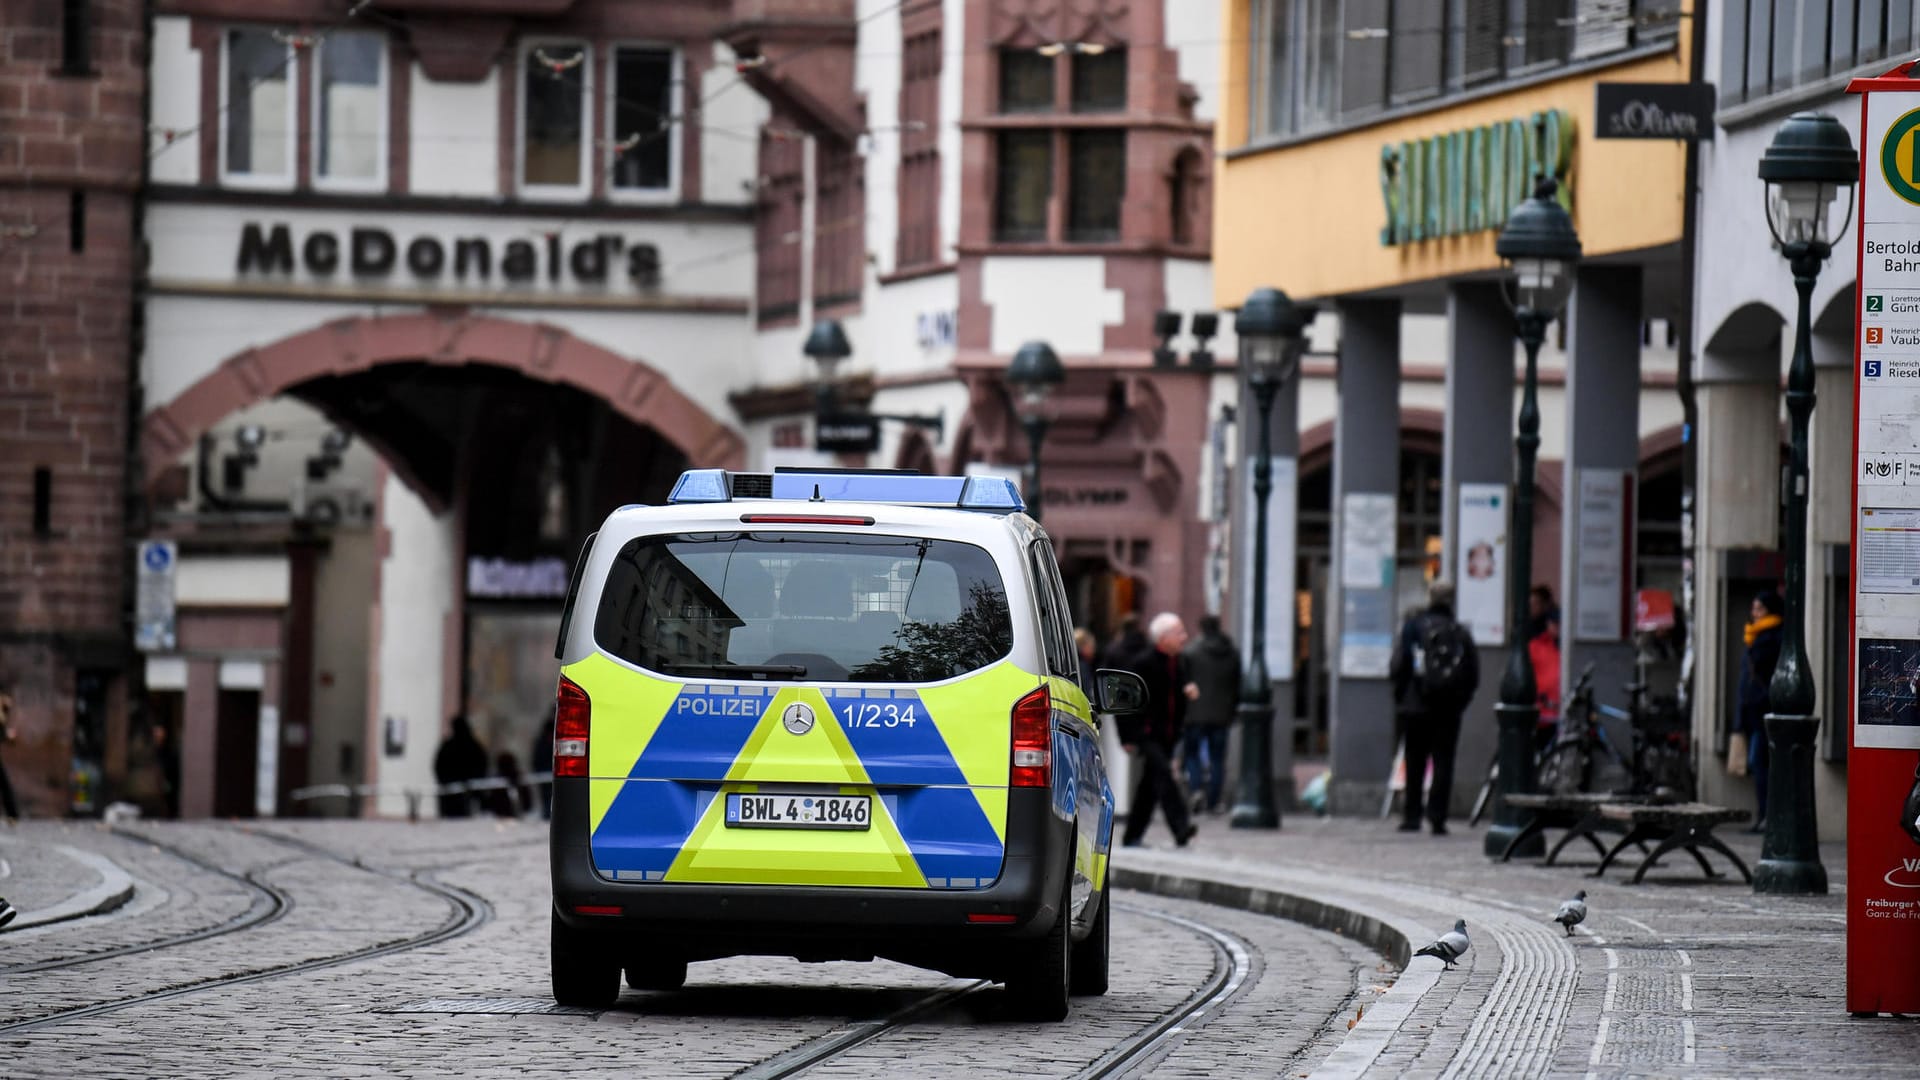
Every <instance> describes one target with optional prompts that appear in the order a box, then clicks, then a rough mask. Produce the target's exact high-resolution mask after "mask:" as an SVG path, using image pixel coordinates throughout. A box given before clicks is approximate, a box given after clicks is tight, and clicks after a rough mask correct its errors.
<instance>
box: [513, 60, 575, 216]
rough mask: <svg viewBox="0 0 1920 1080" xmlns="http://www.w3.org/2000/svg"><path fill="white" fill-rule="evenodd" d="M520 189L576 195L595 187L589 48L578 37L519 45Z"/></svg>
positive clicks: (528, 193)
mask: <svg viewBox="0 0 1920 1080" xmlns="http://www.w3.org/2000/svg"><path fill="white" fill-rule="evenodd" d="M518 77H519V81H520V92H519V95H518V96H519V100H520V115H519V124H518V125H517V127H518V130H519V133H520V151H519V165H518V168H517V170H516V171H517V172H518V174H519V182H520V183H519V187H520V193H521V194H522V195H525V196H529V197H532V198H552V199H580V198H585V197H587V196H588V195H590V194H591V193H592V192H593V176H592V175H591V174H590V173H589V172H588V171H587V170H588V169H589V168H591V162H592V161H593V160H594V157H593V155H591V154H590V153H589V152H588V145H589V143H591V142H592V139H591V138H590V131H591V121H590V120H589V114H588V108H587V103H588V102H590V101H592V100H593V98H592V92H593V53H592V50H590V49H589V48H588V47H587V45H586V43H584V42H580V41H529V42H526V43H525V44H523V45H522V46H521V48H520V72H519V76H518Z"/></svg>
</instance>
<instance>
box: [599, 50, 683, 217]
mask: <svg viewBox="0 0 1920 1080" xmlns="http://www.w3.org/2000/svg"><path fill="white" fill-rule="evenodd" d="M677 67H678V58H677V57H676V56H675V54H674V52H673V50H672V49H662V48H642V47H622V48H618V49H615V50H614V52H613V86H612V87H611V88H610V93H611V94H612V96H613V102H612V107H611V108H609V109H608V110H607V111H608V114H609V115H610V116H611V117H612V118H613V132H612V140H611V141H612V146H613V172H612V176H613V190H614V191H615V192H617V193H629V194H634V193H642V192H646V193H653V194H656V195H660V194H671V193H672V191H673V189H674V186H675V185H674V179H675V176H674V172H675V170H674V150H675V147H674V142H675V138H674V134H675V132H676V131H677V130H678V126H677V123H676V120H675V112H676V109H677V105H676V102H675V95H674V90H675V87H676V86H678V80H677V79H676V78H675V77H674V72H675V70H676V68H677Z"/></svg>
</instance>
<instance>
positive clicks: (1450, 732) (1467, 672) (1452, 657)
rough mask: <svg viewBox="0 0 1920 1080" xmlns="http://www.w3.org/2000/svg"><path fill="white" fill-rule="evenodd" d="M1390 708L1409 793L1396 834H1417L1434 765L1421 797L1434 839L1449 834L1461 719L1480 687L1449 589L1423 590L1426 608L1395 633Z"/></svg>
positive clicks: (1469, 640)
mask: <svg viewBox="0 0 1920 1080" xmlns="http://www.w3.org/2000/svg"><path fill="white" fill-rule="evenodd" d="M1389 674H1390V675H1391V677H1392V680H1393V701H1394V709H1395V711H1396V712H1397V713H1398V714H1399V718H1400V721H1401V725H1402V727H1403V728H1404V729H1405V732H1406V735H1405V739H1406V766H1407V790H1406V800H1405V812H1404V813H1403V815H1402V817H1401V821H1400V831H1401V832H1419V831H1420V818H1421V810H1422V801H1423V800H1422V795H1421V790H1420V789H1421V782H1422V780H1423V779H1424V778H1425V777H1426V773H1427V762H1428V760H1429V759H1431V760H1432V762H1433V790H1432V791H1431V792H1429V793H1428V794H1427V797H1426V798H1425V800H1424V801H1425V810H1426V818H1427V820H1428V822H1430V823H1431V824H1432V826H1433V834H1434V835H1435V836H1445V835H1446V834H1447V810H1448V808H1449V806H1450V805H1451V803H1452V801H1453V755H1454V750H1455V749H1456V748H1457V746H1458V743H1459V741H1460V714H1461V712H1462V711H1464V710H1465V709H1466V707H1467V703H1468V702H1470V701H1472V700H1473V692H1474V690H1476V689H1478V688H1479V685H1480V657H1479V652H1478V650H1476V649H1475V648H1474V645H1473V635H1472V634H1469V633H1468V632H1467V629H1466V627H1464V626H1461V625H1460V624H1459V623H1458V622H1456V621H1455V620H1454V617H1453V584H1452V583H1451V582H1448V581H1436V582H1434V583H1433V584H1432V585H1431V586H1429V587H1428V589H1427V608H1426V610H1425V611H1422V612H1419V613H1416V614H1415V615H1413V616H1412V617H1411V618H1409V619H1408V620H1407V621H1406V623H1405V624H1404V625H1403V626H1402V627H1401V628H1400V641H1399V644H1398V646H1397V647H1395V649H1394V651H1393V662H1392V665H1391V666H1390V668H1389Z"/></svg>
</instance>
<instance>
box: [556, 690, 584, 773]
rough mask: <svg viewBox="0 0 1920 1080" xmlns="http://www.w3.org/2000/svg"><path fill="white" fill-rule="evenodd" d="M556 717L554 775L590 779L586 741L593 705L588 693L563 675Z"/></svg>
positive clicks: (557, 699) (557, 694)
mask: <svg viewBox="0 0 1920 1080" xmlns="http://www.w3.org/2000/svg"><path fill="white" fill-rule="evenodd" d="M555 697H556V700H555V704H556V706H557V708H556V710H555V712H554V715H553V775H555V776H585V775H587V739H588V736H589V735H590V734H591V732H592V729H593V702H592V701H591V700H589V699H588V697H587V692H586V691H585V690H582V689H580V687H579V685H578V684H576V683H575V682H574V681H573V680H572V679H569V678H567V677H566V676H564V675H562V676H561V677H560V689H559V690H558V691H557V693H556V695H555Z"/></svg>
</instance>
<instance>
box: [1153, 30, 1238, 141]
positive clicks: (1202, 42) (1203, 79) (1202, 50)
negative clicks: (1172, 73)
mask: <svg viewBox="0 0 1920 1080" xmlns="http://www.w3.org/2000/svg"><path fill="white" fill-rule="evenodd" d="M1164 3H1165V5H1166V6H1165V11H1166V34H1167V39H1166V40H1167V44H1168V45H1170V46H1172V47H1173V49H1174V51H1175V53H1177V54H1178V55H1179V57H1180V81H1181V82H1184V83H1187V84H1189V85H1191V86H1192V87H1193V88H1194V89H1195V90H1197V91H1199V93H1200V98H1199V100H1198V101H1196V102H1194V105H1193V116H1194V119H1196V120H1215V119H1218V118H1219V116H1220V113H1219V99H1220V79H1221V71H1222V69H1223V67H1224V65H1223V64H1222V63H1221V60H1222V52H1223V50H1225V49H1227V48H1229V47H1230V46H1229V45H1228V44H1227V43H1226V42H1223V41H1221V40H1220V37H1221V35H1220V5H1219V4H1217V3H1214V2H1213V0H1164Z"/></svg>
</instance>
